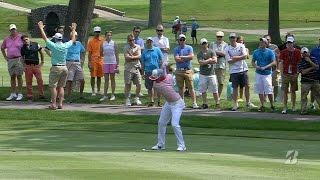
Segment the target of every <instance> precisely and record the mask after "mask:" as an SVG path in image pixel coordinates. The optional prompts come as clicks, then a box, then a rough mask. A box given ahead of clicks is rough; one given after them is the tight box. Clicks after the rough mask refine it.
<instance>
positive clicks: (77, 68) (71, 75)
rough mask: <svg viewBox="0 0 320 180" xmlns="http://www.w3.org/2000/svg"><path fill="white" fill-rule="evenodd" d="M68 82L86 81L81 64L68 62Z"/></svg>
mask: <svg viewBox="0 0 320 180" xmlns="http://www.w3.org/2000/svg"><path fill="white" fill-rule="evenodd" d="M67 68H68V76H67V80H68V81H79V80H82V79H84V74H83V70H82V68H81V64H80V63H79V62H67Z"/></svg>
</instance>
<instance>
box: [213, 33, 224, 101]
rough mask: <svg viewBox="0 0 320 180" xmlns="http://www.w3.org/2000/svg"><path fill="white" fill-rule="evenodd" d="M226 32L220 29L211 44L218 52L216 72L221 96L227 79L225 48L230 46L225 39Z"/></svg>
mask: <svg viewBox="0 0 320 180" xmlns="http://www.w3.org/2000/svg"><path fill="white" fill-rule="evenodd" d="M223 37H224V33H223V32H222V31H218V32H217V33H216V38H217V39H216V41H215V42H212V43H211V44H210V47H209V48H210V49H212V50H214V51H215V52H216V55H217V58H218V61H217V64H216V65H215V69H214V71H215V74H216V76H217V80H218V91H219V98H220V97H221V93H222V90H223V85H224V81H225V73H226V68H227V64H226V57H225V56H226V54H225V52H224V49H225V48H226V47H227V46H228V44H227V43H226V42H224V41H223Z"/></svg>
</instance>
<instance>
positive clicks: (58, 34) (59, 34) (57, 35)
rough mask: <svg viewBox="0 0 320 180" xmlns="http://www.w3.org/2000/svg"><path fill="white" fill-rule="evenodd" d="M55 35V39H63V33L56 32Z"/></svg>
mask: <svg viewBox="0 0 320 180" xmlns="http://www.w3.org/2000/svg"><path fill="white" fill-rule="evenodd" d="M53 37H54V38H55V39H59V40H61V39H62V34H61V33H56V34H55V35H54V36H53Z"/></svg>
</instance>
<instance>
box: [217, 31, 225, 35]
mask: <svg viewBox="0 0 320 180" xmlns="http://www.w3.org/2000/svg"><path fill="white" fill-rule="evenodd" d="M216 36H224V33H223V32H222V31H218V32H217V33H216Z"/></svg>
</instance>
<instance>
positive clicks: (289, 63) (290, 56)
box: [279, 48, 301, 75]
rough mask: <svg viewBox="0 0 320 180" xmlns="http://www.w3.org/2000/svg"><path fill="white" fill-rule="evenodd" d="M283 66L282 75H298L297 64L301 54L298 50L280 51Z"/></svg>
mask: <svg viewBox="0 0 320 180" xmlns="http://www.w3.org/2000/svg"><path fill="white" fill-rule="evenodd" d="M279 59H281V60H282V62H283V63H282V64H283V73H284V74H292V75H294V74H297V73H298V64H299V62H300V61H301V54H300V50H299V49H296V48H295V49H294V50H293V51H289V50H288V49H284V50H282V51H280V58H279Z"/></svg>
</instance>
